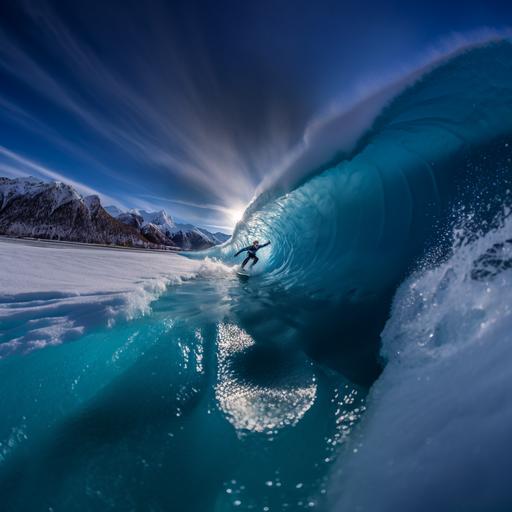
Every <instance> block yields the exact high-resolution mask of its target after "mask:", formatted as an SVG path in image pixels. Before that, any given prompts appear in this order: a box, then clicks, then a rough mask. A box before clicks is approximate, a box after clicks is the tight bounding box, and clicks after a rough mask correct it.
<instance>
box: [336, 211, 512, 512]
mask: <svg viewBox="0 0 512 512" xmlns="http://www.w3.org/2000/svg"><path fill="white" fill-rule="evenodd" d="M456 238H457V240H456V242H455V244H454V250H453V254H452V256H451V257H450V258H448V259H447V260H446V261H445V262H444V263H442V264H438V265H437V266H435V268H430V269H428V270H423V271H419V272H417V273H415V274H414V275H412V276H411V277H410V278H409V279H408V280H407V281H406V282H404V283H403V284H402V286H401V287H400V288H399V290H398V292H397V295H396V297H395V300H394V304H393V309H392V314H391V318H390V320H389V321H388V323H387V325H386V327H385V329H384V331H383V333H382V341H383V347H382V354H383V356H384V357H385V358H386V359H387V366H386V368H385V370H384V372H383V374H382V376H381V377H380V378H379V379H378V381H377V382H376V384H375V385H374V387H373V388H372V390H371V393H370V395H369V399H368V413H367V416H366V418H365V419H364V420H363V422H362V425H361V426H360V429H359V433H358V435H356V436H355V437H353V438H352V440H351V442H350V443H349V444H348V449H347V453H346V454H345V457H342V458H341V459H340V463H339V464H338V468H337V472H336V473H335V475H333V480H332V488H333V510H350V511H378V512H387V511H397V510H414V511H423V510H425V511H427V510H429V511H432V510H436V511H438V512H443V511H446V512H448V511H454V510H511V509H512V491H511V490H510V486H509V485H508V478H509V475H510V472H511V470H512V460H511V458H510V454H509V449H508V446H509V444H510V443H509V441H510V432H512V395H511V392H510V390H511V389H512V301H511V291H512V269H511V268H510V267H512V218H510V217H509V218H508V219H506V220H505V221H504V222H503V223H502V225H501V226H500V227H499V228H497V229H495V230H493V231H491V232H489V233H487V234H486V235H484V236H479V237H477V238H476V239H475V237H474V236H472V237H471V239H470V240H469V239H468V238H465V237H464V236H462V237H461V236H460V235H459V236H458V237H456Z"/></svg>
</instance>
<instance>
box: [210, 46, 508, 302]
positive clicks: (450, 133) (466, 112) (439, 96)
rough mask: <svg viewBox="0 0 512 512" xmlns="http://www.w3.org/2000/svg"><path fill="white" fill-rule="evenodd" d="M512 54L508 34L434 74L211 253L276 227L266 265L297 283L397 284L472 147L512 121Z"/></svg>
mask: <svg viewBox="0 0 512 512" xmlns="http://www.w3.org/2000/svg"><path fill="white" fill-rule="evenodd" d="M511 62H512V45H511V44H510V43H508V42H506V41H503V42H496V43H491V44H489V45H485V46H479V47H476V48H472V49H470V50H468V51H466V52H462V53H458V54H457V55H456V56H455V57H453V58H451V59H450V60H448V61H446V62H445V63H444V64H442V65H439V66H437V67H436V68H435V69H433V70H432V71H430V73H427V74H424V75H423V76H422V78H421V80H417V81H416V82H415V83H414V84H413V85H412V86H410V87H408V88H407V89H406V90H405V91H404V92H402V93H401V94H399V95H398V96H397V97H395V99H394V100H393V101H392V102H391V103H389V104H388V105H387V107H386V108H384V110H383V111H382V112H381V113H380V115H379V117H378V118H377V119H376V121H375V122H374V124H373V126H372V128H371V129H370V130H369V131H368V132H366V134H365V136H364V137H363V138H361V139H360V140H359V142H358V144H357V147H356V148H355V149H354V150H353V152H352V154H351V156H350V158H345V159H343V158H341V157H340V160H339V161H338V163H337V164H327V165H325V166H324V168H323V169H324V170H322V171H321V172H318V173H317V174H315V175H313V177H311V178H309V179H308V180H306V181H305V182H304V183H302V184H301V185H300V186H298V187H297V188H295V189H293V190H291V189H290V191H289V192H287V193H285V194H282V195H281V196H279V197H277V198H275V199H272V200H268V197H263V196H261V199H259V200H257V201H255V202H254V203H253V204H252V205H251V207H249V208H248V210H247V211H246V214H245V216H244V219H243V221H242V222H241V223H239V224H238V226H237V228H236V230H235V233H234V235H233V237H232V239H231V241H230V242H229V243H228V244H226V245H224V246H222V247H220V248H218V249H214V250H213V251H212V252H210V255H212V256H217V257H220V258H231V254H232V251H233V250H234V249H236V248H239V247H241V246H243V245H246V244H247V242H248V241H249V240H251V239H252V238H253V237H257V238H260V239H271V240H272V242H273V245H272V246H271V247H272V248H271V250H270V251H266V253H265V254H262V258H261V260H262V262H261V264H260V266H261V267H262V268H265V270H266V279H267V280H269V281H271V282H272V281H273V277H274V276H278V277H279V283H280V284H281V285H282V286H284V287H285V288H286V289H289V288H290V287H295V288H296V289H299V288H300V289H303V290H307V293H308V294H310V296H311V294H313V296H317V297H323V298H331V299H332V298H338V299H341V300H343V301H345V302H346V301H349V302H368V301H371V300H375V301H379V300H380V299H379V297H382V294H383V293H392V290H393V289H394V288H395V287H396V286H397V284H398V283H399V281H400V280H401V279H402V278H403V277H404V273H405V272H406V271H407V268H408V266H409V265H410V264H411V263H412V261H413V259H414V257H416V256H417V255H418V253H419V251H420V250H421V248H422V247H423V246H424V244H425V242H426V240H427V239H428V238H429V237H430V236H432V234H433V226H434V225H435V223H436V222H437V221H440V220H441V221H442V219H443V218H444V217H443V216H446V214H447V211H448V210H449V208H450V205H451V204H453V202H454V201H456V200H457V194H458V193H459V192H458V191H457V187H458V185H459V184H460V183H462V182H464V180H467V178H468V176H469V174H470V166H468V161H467V158H468V155H469V153H470V152H478V151H480V148H483V146H485V145H486V144H488V143H489V142H490V141H493V140H496V139H498V138H499V137H503V136H505V135H507V134H510V133H511V132H512V88H511V87H510V84H512V65H511ZM483 70H485V74H486V80H482V78H481V77H482V72H483ZM490 172H491V173H492V172H494V169H491V170H490ZM266 201H268V202H266ZM262 252H263V251H262ZM231 261H232V259H231Z"/></svg>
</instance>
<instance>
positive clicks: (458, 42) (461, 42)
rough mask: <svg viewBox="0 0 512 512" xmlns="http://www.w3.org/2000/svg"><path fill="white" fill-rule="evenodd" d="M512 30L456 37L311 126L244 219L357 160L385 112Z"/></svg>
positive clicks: (507, 36)
mask: <svg viewBox="0 0 512 512" xmlns="http://www.w3.org/2000/svg"><path fill="white" fill-rule="evenodd" d="M511 37H512V29H507V30H502V31H478V32H477V33H476V34H475V35H474V36H473V37H471V36H468V37H467V38H466V37H462V36H460V37H459V38H457V37H456V38H455V39H454V41H453V42H448V43H447V44H446V45H445V47H443V48H442V49H440V50H432V51H431V52H430V53H429V54H428V56H427V57H426V58H425V59H423V61H422V62H421V64H419V65H418V66H416V67H414V68H413V69H412V70H409V71H407V72H406V73H405V74H404V73H402V74H401V76H399V77H398V78H397V77H393V78H391V79H389V80H388V81H386V82H385V83H384V84H383V85H379V86H378V87H376V86H373V87H370V88H369V92H368V91H366V92H365V93H364V94H363V95H358V96H357V99H356V100H355V101H352V102H349V103H347V102H344V104H343V105H342V106H341V107H340V106H338V107H331V108H330V109H329V110H328V111H327V112H326V113H324V114H323V115H320V116H318V117H317V118H316V119H314V120H313V121H311V123H310V124H309V126H308V127H307V128H306V131H305V133H304V136H303V139H302V141H301V142H300V143H299V144H298V145H297V146H296V147H295V148H294V149H293V150H292V151H291V152H290V153H289V154H288V155H287V156H286V157H285V158H284V159H283V162H282V163H281V165H279V166H278V167H277V168H276V169H274V170H273V171H272V172H271V173H270V174H269V175H267V177H266V178H265V179H264V180H263V182H262V183H261V184H260V185H259V187H258V188H257V190H256V193H255V196H254V198H253V199H252V201H251V202H250V203H249V205H248V206H247V208H246V212H245V214H244V216H243V218H242V219H241V220H240V221H239V222H238V223H237V226H235V230H234V235H235V234H236V233H237V229H238V225H242V224H243V221H244V219H245V217H246V215H250V214H251V213H252V212H254V211H257V210H258V209H260V208H262V207H263V206H264V205H265V204H266V203H267V202H269V201H271V200H272V199H275V198H276V197H277V196H279V195H281V194H282V193H285V192H287V191H289V190H292V189H293V188H295V187H297V186H298V185H300V184H301V183H302V182H303V181H304V180H305V179H307V178H308V177H311V175H312V174H315V173H317V172H320V171H322V170H324V169H325V168H326V167H327V165H329V164H326V163H327V162H330V163H333V162H334V161H336V160H338V161H340V160H341V159H343V158H350V157H351V156H353V151H354V150H355V149H357V148H356V145H357V143H358V141H360V139H361V137H363V136H364V134H365V133H366V132H368V130H370V129H371V126H372V124H373V123H374V122H375V120H376V119H377V117H378V116H379V114H380V113H381V112H382V110H383V109H384V108H385V107H386V106H387V105H388V104H389V103H390V102H392V101H393V99H394V98H396V97H397V96H398V95H400V94H401V93H402V92H403V91H405V90H406V89H407V88H408V87H410V86H412V85H413V84H414V83H415V82H416V81H418V80H420V79H421V78H422V77H424V76H425V75H428V74H429V73H430V72H431V71H433V70H434V69H436V68H437V67H439V66H442V65H443V64H445V63H447V62H449V61H450V60H452V59H454V58H456V57H457V56H459V55H461V54H463V53H465V52H468V51H471V50H472V49H475V48H478V47H482V46H485V45H489V44H492V43H498V42H500V41H506V40H509V39H510V38H511Z"/></svg>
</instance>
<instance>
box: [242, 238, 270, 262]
mask: <svg viewBox="0 0 512 512" xmlns="http://www.w3.org/2000/svg"><path fill="white" fill-rule="evenodd" d="M269 243H270V242H267V243H266V244H263V245H258V247H255V246H254V245H249V246H248V247H244V248H243V249H240V250H239V251H238V252H237V253H236V254H235V257H236V256H238V255H239V254H240V253H242V252H244V251H247V258H245V260H244V261H243V263H242V268H245V265H247V263H248V262H249V260H252V265H251V267H254V265H256V263H258V260H259V258H258V257H257V256H256V253H257V252H258V251H259V250H260V249H261V248H262V247H266V246H267V245H268V244H269Z"/></svg>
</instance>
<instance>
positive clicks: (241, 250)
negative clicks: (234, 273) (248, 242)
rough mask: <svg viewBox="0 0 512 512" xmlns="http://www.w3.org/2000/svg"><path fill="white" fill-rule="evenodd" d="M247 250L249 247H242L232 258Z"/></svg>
mask: <svg viewBox="0 0 512 512" xmlns="http://www.w3.org/2000/svg"><path fill="white" fill-rule="evenodd" d="M247 249H249V247H244V248H243V249H240V250H239V251H238V252H237V253H236V254H235V255H234V257H235V258H236V257H237V256H238V255H239V254H242V253H243V252H244V251H247Z"/></svg>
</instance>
